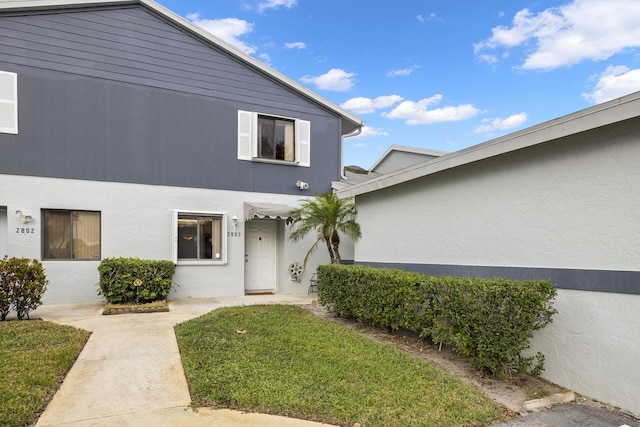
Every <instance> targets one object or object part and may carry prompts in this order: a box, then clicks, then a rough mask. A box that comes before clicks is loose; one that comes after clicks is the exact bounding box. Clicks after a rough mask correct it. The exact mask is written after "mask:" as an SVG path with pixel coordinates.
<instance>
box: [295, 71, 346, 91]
mask: <svg viewBox="0 0 640 427" xmlns="http://www.w3.org/2000/svg"><path fill="white" fill-rule="evenodd" d="M355 76H356V74H355V73H348V72H346V71H344V70H341V69H340V68H333V69H331V70H329V71H327V72H326V73H325V74H322V75H319V76H308V75H307V76H303V77H302V78H301V79H300V81H301V82H302V83H304V84H314V85H316V86H317V87H318V88H319V89H324V90H332V91H336V92H346V91H348V90H349V89H351V88H352V87H353V83H354V78H355Z"/></svg>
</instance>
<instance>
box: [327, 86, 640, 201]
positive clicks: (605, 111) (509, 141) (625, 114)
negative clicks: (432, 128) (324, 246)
mask: <svg viewBox="0 0 640 427" xmlns="http://www.w3.org/2000/svg"><path fill="white" fill-rule="evenodd" d="M639 111H640V92H635V93H632V94H630V95H627V96H624V97H622V98H618V99H614V100H612V101H608V102H605V103H602V104H599V105H596V106H593V107H590V108H587V109H584V110H580V111H577V112H575V113H572V114H568V115H566V116H562V117H559V118H557V119H554V120H550V121H548V122H544V123H541V124H538V125H535V126H532V127H530V128H527V129H523V130H521V131H518V132H514V133H511V134H508V135H505V136H502V137H499V138H495V139H492V140H490V141H487V142H483V143H481V144H478V145H474V146H471V147H469V148H465V149H463V150H460V151H456V152H453V153H450V154H447V155H444V156H442V157H439V158H436V159H433V160H430V161H429V162H426V163H421V164H418V165H414V166H409V167H407V168H404V169H401V170H398V171H395V172H392V173H389V174H387V175H383V176H381V177H379V178H374V179H372V180H370V181H366V182H363V183H360V184H355V185H352V186H350V187H347V188H345V189H342V190H338V192H337V193H338V194H339V195H340V196H341V197H349V196H357V195H361V194H365V193H370V192H373V191H376V190H381V189H384V188H387V187H391V186H394V185H398V184H401V183H404V182H407V181H411V180H414V179H417V178H421V177H424V176H427V175H431V174H434V173H437V172H441V171H443V170H447V169H453V168H455V167H459V166H462V165H466V164H469V163H472V162H477V161H479V160H484V159H488V158H491V157H495V156H499V155H502V154H506V153H509V152H511V151H515V150H519V149H522V148H527V147H531V146H534V145H537V144H542V143H545V142H548V141H553V140H557V139H559V138H563V137H567V136H570V135H575V134H577V133H580V132H585V131H589V130H592V129H595V128H599V127H602V126H607V125H611V124H614V123H617V122H621V121H623V120H628V119H631V118H633V117H638V115H639V113H638V112H639Z"/></svg>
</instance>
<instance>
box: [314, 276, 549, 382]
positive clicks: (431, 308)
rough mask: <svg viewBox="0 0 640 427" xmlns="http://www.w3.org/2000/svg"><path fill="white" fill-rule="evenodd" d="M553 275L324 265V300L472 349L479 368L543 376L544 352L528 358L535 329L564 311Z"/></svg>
mask: <svg viewBox="0 0 640 427" xmlns="http://www.w3.org/2000/svg"><path fill="white" fill-rule="evenodd" d="M555 296H556V289H555V287H554V286H553V285H552V283H551V282H550V281H548V280H508V279H502V278H490V279H485V278H461V277H436V276H427V275H424V274H420V273H415V272H408V271H404V270H396V269H390V268H373V267H367V266H359V265H351V266H345V265H335V264H334V265H322V266H319V267H318V299H319V302H320V304H322V305H324V306H326V307H327V308H328V309H329V310H330V311H332V312H333V313H334V314H336V315H337V316H340V317H351V318H354V319H356V320H357V321H359V322H363V323H368V324H372V325H377V326H383V327H386V328H389V329H391V330H397V329H400V328H404V329H409V330H412V331H415V332H418V333H419V334H420V336H421V337H430V338H431V340H433V342H434V343H436V344H444V345H447V346H450V347H451V348H452V349H453V350H454V351H455V352H457V353H461V354H464V355H466V356H468V357H469V358H470V361H471V362H472V363H473V365H474V366H476V367H477V368H478V369H481V370H484V371H487V372H490V373H491V374H493V375H495V376H497V377H499V378H506V377H511V376H512V375H515V374H518V373H520V372H530V373H531V374H533V375H539V374H541V373H542V371H543V369H544V356H543V355H542V353H539V352H538V353H537V354H536V356H530V357H524V356H522V355H521V352H522V351H523V350H525V349H527V348H528V347H529V341H530V339H531V337H532V336H533V331H535V330H538V329H541V328H543V327H544V326H546V325H547V324H548V323H550V322H551V320H552V319H551V317H552V316H553V314H555V313H556V312H557V311H556V310H555V309H554V308H553V306H552V304H553V303H552V301H553V299H554V298H555Z"/></svg>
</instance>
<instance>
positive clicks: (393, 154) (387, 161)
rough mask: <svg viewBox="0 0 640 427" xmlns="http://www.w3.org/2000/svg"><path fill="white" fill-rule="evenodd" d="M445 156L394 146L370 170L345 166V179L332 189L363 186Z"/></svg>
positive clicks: (416, 148)
mask: <svg viewBox="0 0 640 427" xmlns="http://www.w3.org/2000/svg"><path fill="white" fill-rule="evenodd" d="M445 154H447V153H446V152H445V151H438V150H429V149H426V148H418V147H407V146H404V145H392V146H391V147H389V148H388V149H387V151H385V152H384V154H382V156H381V157H380V158H379V159H378V160H377V161H376V162H375V163H374V164H373V166H371V168H370V169H369V170H367V169H363V168H361V167H360V166H345V168H344V175H343V176H344V177H343V179H341V180H340V181H334V182H332V183H331V188H333V189H334V190H340V189H343V188H346V187H350V186H352V185H356V184H361V183H363V182H365V181H369V180H372V179H374V178H378V177H380V176H382V175H384V174H386V173H390V172H394V171H396V170H399V169H405V168H407V167H409V166H413V165H416V164H418V163H424V162H428V161H430V160H433V159H435V158H438V157H440V156H443V155H445Z"/></svg>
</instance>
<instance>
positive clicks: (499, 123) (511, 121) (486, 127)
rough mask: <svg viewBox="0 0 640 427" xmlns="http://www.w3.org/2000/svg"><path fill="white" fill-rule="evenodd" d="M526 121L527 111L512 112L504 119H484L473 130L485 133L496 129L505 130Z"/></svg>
mask: <svg viewBox="0 0 640 427" xmlns="http://www.w3.org/2000/svg"><path fill="white" fill-rule="evenodd" d="M526 121H527V113H519V114H513V115H511V116H509V117H507V118H506V119H484V120H482V123H484V124H483V125H480V126H477V127H476V128H475V129H474V130H473V131H474V132H475V133H487V132H493V131H496V130H507V129H513V128H517V127H518V126H522V124H523V123H524V122H526Z"/></svg>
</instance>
